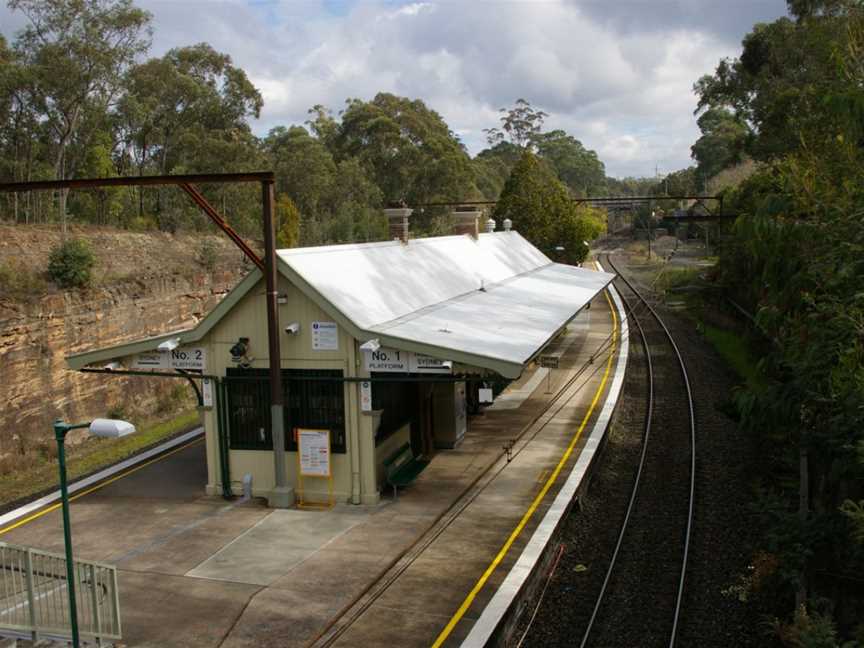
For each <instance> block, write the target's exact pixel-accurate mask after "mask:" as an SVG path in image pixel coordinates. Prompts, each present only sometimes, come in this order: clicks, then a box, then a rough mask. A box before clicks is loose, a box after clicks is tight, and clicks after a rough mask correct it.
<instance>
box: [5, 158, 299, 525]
mask: <svg viewBox="0 0 864 648" xmlns="http://www.w3.org/2000/svg"><path fill="white" fill-rule="evenodd" d="M202 182H204V183H214V184H229V183H238V182H239V183H249V182H257V183H260V184H261V208H262V209H261V211H262V224H263V228H264V260H263V261H262V260H261V258H260V257H259V256H258V255H257V254H255V252H254V251H253V250H252V249H251V248H250V247H249V246H248V245H247V244H246V242H245V241H244V240H243V239H242V238H241V237H240V235H239V234H237V232H235V231H234V229H233V228H232V227H231V226H230V225H229V224H228V222H227V221H226V220H225V219H224V218H223V217H222V216H221V215H220V214H219V212H217V211H216V209H214V208H213V206H212V205H210V203H209V202H207V199H206V198H205V197H204V196H203V195H202V194H201V192H199V191H198V189H197V188H196V187H195V186H194V185H195V184H198V183H202ZM274 182H275V175H274V173H273V172H272V171H253V172H245V173H200V174H191V175H190V174H187V175H152V176H130V177H113V178H78V179H73V180H38V181H34V182H4V183H0V193H16V192H26V191H50V190H53V189H61V190H64V189H94V188H97V187H146V186H163V185H176V186H179V187H180V188H181V189H182V190H183V191H184V192H185V193H186V194H187V195H188V196H189V197H190V198H191V199H192V201H193V202H194V203H195V204H196V205H197V206H198V207H199V208H200V209H202V210H203V211H204V213H205V214H207V216H208V217H209V218H210V220H212V221H213V222H214V223H216V225H217V226H218V227H219V229H221V230H222V231H223V232H224V233H225V234H226V235H227V236H228V238H230V239H231V240H232V241H233V242H234V244H235V245H236V246H237V247H238V248H240V250H241V251H242V252H243V254H244V255H246V257H247V258H249V260H250V261H252V263H254V264H255V265H256V266H257V267H258V268H259V269H260V270H261V272H262V273H263V274H264V278H265V281H266V285H267V287H266V302H267V338H268V349H269V354H270V403H271V408H270V414H271V426H272V432H273V461H274V476H275V483H276V485H275V488H274V489H273V492H272V493H271V497H270V499H269V503H270V505H271V506H274V507H278V508H285V507H287V506H289V505H290V499H291V492H290V490H289V489H288V486H287V481H286V471H285V422H284V421H285V419H284V416H283V413H284V409H285V402H284V398H283V395H282V372H281V357H282V354H281V351H280V341H279V308H278V305H277V301H276V298H277V286H276V230H275V223H274V214H273V185H274Z"/></svg>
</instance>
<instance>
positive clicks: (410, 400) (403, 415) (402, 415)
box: [372, 373, 417, 445]
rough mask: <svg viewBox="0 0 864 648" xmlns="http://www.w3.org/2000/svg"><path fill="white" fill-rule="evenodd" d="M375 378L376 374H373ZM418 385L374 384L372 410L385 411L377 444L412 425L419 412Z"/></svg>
mask: <svg viewBox="0 0 864 648" xmlns="http://www.w3.org/2000/svg"><path fill="white" fill-rule="evenodd" d="M372 376H373V377H375V376H376V374H374V373H373V374H372ZM416 405H417V385H416V383H411V382H390V381H382V382H373V383H372V409H373V410H384V411H383V412H382V413H381V424H380V425H379V426H378V431H377V432H376V434H375V444H376V445H377V444H379V443H381V442H382V441H384V439H386V438H388V437H389V436H391V435H392V434H393V433H395V432H396V431H397V430H398V429H399V428H401V427H402V426H403V425H405V424H406V423H411V422H412V421H413V419H414V416H415V415H416V412H417V406H416Z"/></svg>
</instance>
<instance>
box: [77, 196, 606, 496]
mask: <svg viewBox="0 0 864 648" xmlns="http://www.w3.org/2000/svg"><path fill="white" fill-rule="evenodd" d="M388 212H389V214H388V216H389V217H390V218H391V222H393V221H394V220H395V222H396V223H397V227H396V231H397V232H398V233H399V238H396V239H394V240H391V241H385V242H374V243H359V244H348V245H329V246H321V247H310V248H292V249H285V250H279V251H278V252H277V256H278V304H279V306H278V308H279V311H280V312H279V321H280V326H281V328H282V330H281V331H280V335H281V340H280V343H281V355H282V358H281V366H282V377H283V391H284V394H285V430H286V434H285V436H286V438H285V449H286V452H285V456H284V466H285V470H286V473H287V485H288V486H289V487H290V488H291V489H293V490H294V493H296V494H301V495H302V499H303V500H304V501H309V502H327V501H337V502H352V503H355V504H374V503H377V502H378V501H379V499H380V496H381V492H382V490H383V489H384V487H385V481H386V476H387V463H388V461H392V460H393V458H394V456H395V455H398V454H399V453H400V451H402V450H406V449H407V450H408V451H410V455H411V456H414V457H420V456H423V457H426V458H429V457H431V456H432V455H434V453H435V452H436V451H439V452H441V451H443V452H446V449H447V448H452V447H454V446H456V445H458V443H459V441H460V439H461V438H462V435H464V434H465V431H466V425H467V418H468V417H467V411H468V409H469V408H470V407H472V406H476V403H477V401H478V399H479V397H480V389H479V387H480V386H481V385H482V383H483V381H487V380H492V379H496V378H504V379H515V378H518V377H519V376H520V374H521V373H522V372H523V370H524V369H525V368H526V367H527V366H528V365H530V364H531V363H532V362H534V361H535V360H536V359H537V358H538V356H539V355H541V354H542V353H543V350H544V349H545V347H546V346H547V345H549V343H550V342H552V341H553V340H554V339H555V338H556V337H557V336H558V335H559V334H560V333H561V332H562V331H563V330H564V329H565V327H566V325H567V324H568V323H569V322H570V321H571V320H572V319H573V318H574V317H576V316H577V315H578V313H579V312H580V311H582V310H583V309H584V308H586V307H587V306H588V305H589V304H590V302H591V300H592V299H593V298H594V297H595V296H596V295H597V294H598V293H600V292H601V291H602V290H603V289H604V288H605V287H606V286H607V285H608V284H609V283H610V281H611V280H612V279H613V276H614V275H611V274H608V273H604V272H595V271H592V270H589V269H585V268H578V267H574V266H569V265H564V264H559V263H554V262H552V261H551V260H550V259H549V258H548V257H547V256H546V255H544V254H543V253H542V252H540V251H539V250H538V249H537V248H536V247H534V246H533V245H532V244H531V243H529V242H528V241H527V240H526V239H525V238H523V237H522V236H521V235H520V234H518V232H516V231H514V230H511V229H510V228H509V227H507V228H506V229H505V230H502V231H493V230H494V223H493V222H492V221H489V223H490V224H489V225H487V230H488V231H486V232H483V233H479V232H478V227H477V223H478V218H479V214H475V215H474V216H473V219H474V220H473V222H474V226H473V231H470V233H466V234H458V235H452V236H440V237H432V238H417V239H414V238H409V236H408V219H409V216H410V213H411V211H410V210H409V209H401V210H388ZM508 224H509V223H508ZM391 230H392V228H391ZM67 362H68V365H69V367H70V368H71V369H73V370H84V371H87V370H91V371H92V370H96V371H106V370H108V371H110V372H111V373H117V374H123V372H129V371H135V372H141V371H143V372H153V374H154V376H162V377H164V376H169V375H175V374H176V373H178V372H182V373H183V374H184V375H188V376H193V377H195V381H196V384H201V388H200V402H201V404H202V410H203V423H204V428H205V436H206V455H207V469H208V470H207V475H208V477H207V484H206V490H207V493H209V494H214V495H216V494H228V493H229V492H231V490H232V488H233V492H235V493H236V492H238V490H239V489H241V488H242V484H243V482H244V479H245V481H246V483H247V486H248V487H251V489H252V494H253V495H255V496H260V497H265V498H268V499H269V498H270V496H271V493H272V491H273V488H274V483H275V481H274V480H275V468H274V462H275V459H276V458H275V457H274V455H273V440H272V436H271V430H270V427H271V424H270V393H269V381H268V366H269V357H268V343H267V317H266V307H265V287H264V278H263V275H262V273H261V271H260V270H258V269H254V270H253V271H252V272H250V273H249V274H248V275H247V276H246V277H245V278H244V279H243V280H242V281H241V282H240V283H239V284H238V285H237V286H236V287H235V288H234V289H233V290H232V291H230V292H229V293H228V294H227V295H226V296H225V298H224V299H223V300H222V301H221V302H220V303H219V304H218V305H217V306H216V308H214V309H213V310H212V311H211V312H210V313H209V314H207V315H206V316H205V317H204V318H203V319H201V321H199V322H198V323H197V324H196V325H195V326H193V327H191V328H188V329H184V330H180V331H174V332H171V333H167V334H164V335H160V336H158V337H152V338H148V339H143V340H138V341H133V342H129V343H125V344H122V345H118V346H113V347H110V348H103V349H97V350H93V351H88V352H85V353H79V354H75V355H72V356H69V357H68V358H67ZM154 379H155V378H154ZM484 391H485V390H484ZM485 395H486V394H485V393H484V394H483V396H485ZM316 435H317V436H316ZM315 439H318V441H317V442H316V441H315ZM322 439H323V442H322ZM304 440H311V442H310V444H309V445H307V446H304V445H303V443H304ZM316 443H317V445H316ZM319 452H320V453H321V457H320V458H322V462H323V463H322V464H320V465H319V464H317V463H316V461H317V458H316V456H312V455H313V454H315V453H319ZM324 464H326V465H324ZM322 466H323V468H322ZM310 467H311V468H310ZM316 470H318V471H319V472H316ZM325 473H326V474H325Z"/></svg>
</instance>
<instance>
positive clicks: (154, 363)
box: [131, 351, 171, 371]
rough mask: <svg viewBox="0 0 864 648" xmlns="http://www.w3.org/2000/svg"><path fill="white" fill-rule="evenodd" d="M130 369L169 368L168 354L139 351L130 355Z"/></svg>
mask: <svg viewBox="0 0 864 648" xmlns="http://www.w3.org/2000/svg"><path fill="white" fill-rule="evenodd" d="M131 368H132V369H137V370H139V371H140V370H145V371H146V370H148V369H149V370H155V369H170V368H171V367H170V366H169V364H168V354H167V353H161V352H159V351H152V352H150V353H139V354H138V355H135V356H132V364H131Z"/></svg>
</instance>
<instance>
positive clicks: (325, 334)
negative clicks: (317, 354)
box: [312, 322, 339, 351]
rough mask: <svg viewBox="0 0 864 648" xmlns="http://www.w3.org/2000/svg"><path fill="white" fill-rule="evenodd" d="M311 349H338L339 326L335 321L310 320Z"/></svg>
mask: <svg viewBox="0 0 864 648" xmlns="http://www.w3.org/2000/svg"><path fill="white" fill-rule="evenodd" d="M312 350H313V351H338V350H339V327H338V326H337V325H336V322H312Z"/></svg>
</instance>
